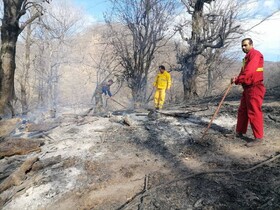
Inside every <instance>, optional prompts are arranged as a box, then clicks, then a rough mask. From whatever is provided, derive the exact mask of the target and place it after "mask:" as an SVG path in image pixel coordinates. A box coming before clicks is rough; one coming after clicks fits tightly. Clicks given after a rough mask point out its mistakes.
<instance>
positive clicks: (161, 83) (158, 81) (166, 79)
mask: <svg viewBox="0 0 280 210" xmlns="http://www.w3.org/2000/svg"><path fill="white" fill-rule="evenodd" d="M170 86H171V76H170V74H169V73H168V72H167V71H164V72H163V73H158V75H157V76H156V78H155V82H154V87H156V88H158V89H167V90H168V89H170Z"/></svg>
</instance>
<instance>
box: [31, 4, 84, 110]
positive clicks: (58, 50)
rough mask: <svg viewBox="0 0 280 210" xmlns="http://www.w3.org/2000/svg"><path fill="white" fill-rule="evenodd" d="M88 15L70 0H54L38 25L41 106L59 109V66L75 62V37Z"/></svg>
mask: <svg viewBox="0 0 280 210" xmlns="http://www.w3.org/2000/svg"><path fill="white" fill-rule="evenodd" d="M83 18H84V16H83V14H82V13H81V11H79V10H78V9H76V8H75V7H74V6H73V5H72V4H70V3H69V2H68V1H66V0H60V1H56V2H54V3H53V4H52V5H50V7H49V8H48V12H47V13H46V14H45V15H44V16H43V17H42V18H41V19H40V21H38V22H37V23H36V24H37V25H36V26H37V27H36V31H35V32H34V33H35V34H34V38H35V39H36V45H37V57H36V60H35V68H36V78H37V79H36V82H35V85H36V90H37V94H36V95H37V96H38V97H37V103H38V107H39V108H48V109H49V110H55V109H56V106H57V102H58V94H59V79H60V76H61V75H60V73H59V69H60V67H61V66H62V65H63V64H67V63H71V61H70V55H71V48H72V47H71V43H72V41H73V39H74V38H73V37H74V36H75V35H77V33H78V32H79V31H80V29H81V28H83V20H84V19H83Z"/></svg>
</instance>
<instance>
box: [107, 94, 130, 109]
mask: <svg viewBox="0 0 280 210" xmlns="http://www.w3.org/2000/svg"><path fill="white" fill-rule="evenodd" d="M109 99H111V100H112V101H114V102H115V103H117V104H119V105H121V106H122V107H123V108H126V107H125V106H124V105H122V104H121V103H120V102H118V101H116V100H115V99H113V98H111V97H110V98H109Z"/></svg>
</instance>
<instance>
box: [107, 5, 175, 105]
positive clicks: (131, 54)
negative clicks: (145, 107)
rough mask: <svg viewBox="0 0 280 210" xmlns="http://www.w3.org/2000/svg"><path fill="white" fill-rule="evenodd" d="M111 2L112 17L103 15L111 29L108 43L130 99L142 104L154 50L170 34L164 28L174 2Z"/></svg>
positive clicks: (170, 15) (172, 10) (172, 9)
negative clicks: (122, 75) (121, 70)
mask: <svg viewBox="0 0 280 210" xmlns="http://www.w3.org/2000/svg"><path fill="white" fill-rule="evenodd" d="M113 2H114V8H113V11H112V16H110V17H108V16H107V17H106V18H105V19H106V22H107V25H108V26H109V27H110V29H111V30H110V37H111V39H110V40H111V44H112V45H113V46H114V50H115V54H116V55H117V56H118V57H119V61H120V64H121V65H122V67H123V68H124V78H125V80H126V81H127V83H128V87H129V88H130V89H131V91H132V97H133V100H134V102H136V103H142V102H144V101H145V98H146V93H147V91H146V88H147V78H148V72H149V69H150V66H151V63H152V60H153V59H154V53H155V52H156V51H157V50H158V49H159V48H160V47H161V46H163V45H164V44H165V43H164V40H166V39H168V37H170V36H171V34H168V33H167V30H168V24H169V23H170V22H169V21H170V18H171V17H172V14H173V13H174V6H175V4H174V2H173V1H172V0H120V1H112V3H113Z"/></svg>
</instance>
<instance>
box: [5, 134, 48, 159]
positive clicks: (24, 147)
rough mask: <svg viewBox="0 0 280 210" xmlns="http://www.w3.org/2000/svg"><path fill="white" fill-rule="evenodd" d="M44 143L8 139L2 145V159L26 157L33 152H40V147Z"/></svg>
mask: <svg viewBox="0 0 280 210" xmlns="http://www.w3.org/2000/svg"><path fill="white" fill-rule="evenodd" d="M41 145H43V142H42V141H40V140H31V139H25V138H6V139H5V141H4V142H1V143H0V158H2V157H10V156H13V155H26V154H28V153H31V152H40V151H41V148H40V146H41Z"/></svg>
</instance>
